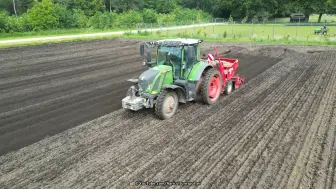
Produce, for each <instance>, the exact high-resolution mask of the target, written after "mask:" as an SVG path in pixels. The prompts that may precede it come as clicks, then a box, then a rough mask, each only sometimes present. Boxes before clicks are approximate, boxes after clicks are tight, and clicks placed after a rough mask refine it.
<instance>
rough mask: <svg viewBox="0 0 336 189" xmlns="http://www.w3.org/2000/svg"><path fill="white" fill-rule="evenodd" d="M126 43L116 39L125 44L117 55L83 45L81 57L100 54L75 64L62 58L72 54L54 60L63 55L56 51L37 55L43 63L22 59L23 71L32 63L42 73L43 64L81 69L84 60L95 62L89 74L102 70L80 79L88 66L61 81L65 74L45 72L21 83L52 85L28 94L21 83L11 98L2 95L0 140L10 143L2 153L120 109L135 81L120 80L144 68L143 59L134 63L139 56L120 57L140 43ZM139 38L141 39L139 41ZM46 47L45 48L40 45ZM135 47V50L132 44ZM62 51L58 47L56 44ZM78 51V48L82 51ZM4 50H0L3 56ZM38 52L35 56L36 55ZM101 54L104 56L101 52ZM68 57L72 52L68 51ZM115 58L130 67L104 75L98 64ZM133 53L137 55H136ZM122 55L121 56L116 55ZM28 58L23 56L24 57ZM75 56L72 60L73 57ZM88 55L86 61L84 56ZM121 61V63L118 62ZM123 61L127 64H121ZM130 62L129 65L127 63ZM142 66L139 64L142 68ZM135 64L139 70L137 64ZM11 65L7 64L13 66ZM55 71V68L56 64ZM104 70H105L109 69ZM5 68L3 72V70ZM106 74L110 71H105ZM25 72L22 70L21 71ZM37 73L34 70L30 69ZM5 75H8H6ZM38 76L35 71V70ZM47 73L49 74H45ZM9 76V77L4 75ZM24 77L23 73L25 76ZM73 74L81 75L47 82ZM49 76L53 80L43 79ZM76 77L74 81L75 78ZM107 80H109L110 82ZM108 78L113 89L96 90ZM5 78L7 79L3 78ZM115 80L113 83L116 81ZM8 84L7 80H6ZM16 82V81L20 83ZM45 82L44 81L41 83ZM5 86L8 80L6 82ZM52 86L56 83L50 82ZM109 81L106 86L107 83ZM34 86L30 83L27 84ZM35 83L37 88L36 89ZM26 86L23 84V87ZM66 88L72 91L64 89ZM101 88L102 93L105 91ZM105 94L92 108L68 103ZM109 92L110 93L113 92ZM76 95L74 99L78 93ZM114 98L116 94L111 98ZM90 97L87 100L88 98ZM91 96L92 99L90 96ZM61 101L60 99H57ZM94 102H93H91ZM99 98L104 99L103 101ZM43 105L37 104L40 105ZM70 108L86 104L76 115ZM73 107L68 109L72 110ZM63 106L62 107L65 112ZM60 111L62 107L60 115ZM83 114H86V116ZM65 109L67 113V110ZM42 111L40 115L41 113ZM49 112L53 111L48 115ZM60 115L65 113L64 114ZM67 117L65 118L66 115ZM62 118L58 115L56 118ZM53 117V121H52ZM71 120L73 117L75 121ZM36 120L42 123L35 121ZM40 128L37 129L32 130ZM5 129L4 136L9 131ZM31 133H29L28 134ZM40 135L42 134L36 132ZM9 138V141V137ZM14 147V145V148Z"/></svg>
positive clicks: (117, 63)
mask: <svg viewBox="0 0 336 189" xmlns="http://www.w3.org/2000/svg"><path fill="white" fill-rule="evenodd" d="M123 43H124V44H125V45H120V44H121V43H120V44H114V45H112V47H113V46H120V47H121V48H119V50H118V49H116V50H115V51H114V54H113V53H111V52H109V53H108V54H107V55H105V54H103V52H107V51H106V50H109V49H106V50H99V48H97V47H95V48H92V52H79V51H82V50H83V49H80V48H79V49H76V52H75V53H74V55H75V57H76V56H78V53H80V54H86V55H87V56H90V54H91V53H96V54H92V55H93V56H94V57H93V58H91V59H87V58H86V57H84V58H85V59H86V60H84V58H82V59H81V58H80V57H78V58H79V59H76V60H77V61H78V60H79V62H77V63H75V64H71V63H68V65H67V63H65V64H62V61H64V60H62V59H67V57H62V59H61V60H59V61H57V60H55V59H58V57H55V56H52V57H45V58H40V57H39V58H38V60H33V61H35V63H36V61H37V62H38V61H42V63H41V62H40V63H38V64H37V65H32V66H30V67H29V66H28V65H25V64H22V67H23V68H24V71H27V70H28V71H32V70H31V69H30V68H34V69H35V68H36V71H38V72H39V73H41V69H42V71H43V69H44V70H47V69H48V71H49V70H51V71H53V68H56V69H57V68H60V67H62V68H64V69H63V70H62V69H61V70H60V71H64V70H67V69H68V70H69V69H71V68H74V69H75V68H77V67H79V66H82V65H90V66H92V67H91V69H92V70H88V69H86V71H89V72H87V73H88V74H91V75H92V73H95V72H97V73H98V74H99V75H101V76H99V75H98V77H97V76H96V79H95V80H91V81H90V80H88V78H83V79H84V80H82V81H80V80H78V79H80V77H81V75H83V76H85V75H84V73H81V71H85V70H75V72H73V73H74V74H73V75H71V76H70V77H69V78H62V79H61V80H58V79H56V77H59V78H61V77H62V76H65V75H62V74H61V75H58V76H57V75H55V77H53V78H48V77H47V78H46V77H40V78H38V80H39V81H42V83H38V82H36V81H37V80H30V81H27V80H25V81H24V83H20V85H25V84H27V85H28V86H27V85H25V86H23V87H24V88H26V89H29V88H30V89H32V87H34V86H36V87H37V86H38V88H37V89H41V88H40V87H41V86H42V85H43V84H46V85H45V86H46V87H48V88H45V89H43V90H41V91H32V92H31V93H30V94H29V93H25V94H24V95H21V96H20V95H19V93H17V92H18V90H17V89H20V88H16V92H15V96H13V95H11V96H8V97H9V98H6V99H2V100H0V104H1V107H2V108H1V111H2V113H1V114H0V116H1V120H0V126H1V128H0V132H1V134H2V135H1V136H0V140H1V141H2V142H3V143H2V146H6V147H5V148H6V149H7V150H5V151H1V150H0V154H4V153H6V152H9V151H11V150H15V149H18V148H20V147H23V146H25V145H27V144H31V143H33V142H36V141H38V140H40V139H42V138H43V137H45V136H48V135H52V134H55V133H58V132H60V131H63V130H65V129H67V128H69V127H73V126H75V125H78V124H81V123H83V122H85V121H89V120H90V119H94V118H96V117H99V116H102V115H104V114H106V113H110V112H111V111H113V110H117V109H119V108H120V106H121V105H120V100H121V99H122V98H123V97H124V94H125V92H126V90H127V88H128V86H129V85H130V83H127V82H126V81H123V82H122V83H120V79H125V78H126V77H127V76H136V75H138V74H139V73H140V72H141V71H143V69H144V68H143V66H141V65H140V64H139V65H138V64H137V63H135V60H137V58H132V57H125V56H121V57H118V56H119V55H117V54H118V52H119V54H120V53H121V54H124V53H128V52H134V49H135V48H131V46H130V45H128V44H126V43H127V42H126V43H125V42H123ZM136 43H137V42H136ZM100 46H102V47H110V46H111V45H110V44H107V43H102V45H100ZM40 48H41V47H40ZM129 48H131V49H129ZM54 50H55V51H56V52H57V49H54ZM77 51H78V53H77ZM1 52H3V51H0V55H1ZM44 53H45V51H37V53H36V54H35V55H37V54H39V55H41V54H42V55H43V54H44ZM24 55H25V53H20V54H18V55H16V56H17V57H19V56H24ZM35 55H34V56H35ZM54 55H58V54H57V53H55V52H54ZM70 55H71V56H73V54H70ZM99 55H102V56H99ZM68 57H69V56H68ZM110 57H114V59H111V61H112V62H113V61H115V62H113V63H112V64H114V66H117V65H119V69H125V68H130V69H128V70H127V71H123V73H118V74H119V78H116V76H118V75H102V74H101V73H99V69H101V68H102V67H99V63H100V62H101V61H104V60H108V59H109V58H110ZM133 57H134V56H133ZM116 58H117V59H116ZM52 59H54V60H52ZM18 60H21V58H18ZM22 60H23V59H22ZM43 60H47V61H43ZM70 60H71V59H70ZM83 60H84V61H83ZM92 60H95V61H98V64H94V62H92ZM125 60H127V61H128V62H127V63H126V64H125V63H124V62H123V63H124V64H122V61H125ZM26 61H28V62H29V61H32V60H26ZM50 61H54V63H53V64H51V65H48V68H45V65H47V63H50ZM118 61H120V62H118ZM58 63H61V66H59V65H58ZM121 65H123V66H121ZM18 66H20V65H18V64H14V66H13V67H17V68H15V69H16V70H20V69H21V68H20V67H18ZM64 66H68V67H64ZM125 66H126V67H125ZM1 67H2V68H5V67H6V65H3V64H1ZM138 67H139V68H138ZM112 68H114V67H113V66H112V65H111V66H110V67H105V69H104V70H103V71H104V72H106V70H111V69H112ZM134 68H135V69H134ZM8 70H9V69H7V71H8ZM54 71H55V69H54ZM117 71H118V70H116V69H114V70H113V69H112V72H110V73H117ZM104 72H102V73H103V74H104ZM3 73H4V72H3ZM106 73H107V72H106ZM19 74H20V73H19ZM30 74H32V73H30ZM1 75H2V76H3V74H1ZM33 75H34V74H33ZM45 76H48V75H45ZM4 77H5V76H4ZM21 77H22V76H21ZM73 78H74V79H75V80H77V81H76V82H75V83H73V84H72V85H71V83H67V84H61V85H60V86H61V87H56V86H55V87H50V85H49V86H48V84H49V83H50V82H51V83H56V82H58V81H62V80H64V81H67V82H68V81H71V80H73ZM46 79H49V80H50V82H49V81H43V80H46ZM75 80H73V81H75ZM106 80H107V81H106ZM108 80H109V81H110V83H112V85H109V88H106V89H105V90H100V91H101V92H103V93H106V95H100V94H98V93H97V91H94V90H92V89H94V88H96V86H97V85H98V86H99V85H101V84H102V83H107V82H108ZM1 81H4V80H1ZM111 81H112V82H111ZM2 83H3V82H2ZM113 83H116V84H118V83H120V84H121V85H119V86H120V87H121V86H123V87H121V88H120V87H119V86H118V85H116V84H113ZM15 84H16V83H14V85H15ZM41 84H42V85H41ZM2 86H3V85H2ZM7 86H8V87H14V86H13V83H11V84H10V85H7ZM51 86H52V85H51ZM105 86H106V85H105ZM28 87H29V88H28ZM36 87H35V88H36ZM115 87H118V89H119V88H120V92H119V93H118V91H116V92H113V91H114V89H115ZM90 88H91V91H90V93H87V94H89V96H88V95H85V96H84V95H83V94H85V93H78V92H77V91H79V92H83V91H88V89H90ZM21 89H23V88H21ZM65 89H67V90H65ZM14 90H15V88H14V89H12V91H13V92H14ZM4 91H5V92H6V93H2V94H1V96H2V98H3V97H5V96H3V95H6V94H9V93H8V92H10V91H9V90H8V89H7V90H4ZM76 93H77V94H81V95H80V96H77V97H79V98H77V97H76V96H74V95H73V94H76ZM103 93H101V94H103ZM69 95H70V96H71V95H72V96H73V97H71V98H72V99H70V98H69V99H67V98H64V97H66V96H69ZM99 95H100V97H101V98H96V102H93V101H91V102H93V104H94V105H92V106H91V108H94V109H91V111H90V110H89V109H88V107H78V106H68V105H67V104H66V103H67V102H68V103H70V104H72V103H75V104H76V103H78V102H80V99H83V98H84V97H88V98H92V97H95V96H99ZM108 95H110V96H108ZM60 97H61V98H63V100H66V101H63V100H60V99H59V98H60ZM74 97H75V98H74ZM111 97H112V98H111ZM113 98H114V100H109V99H113ZM83 100H85V99H83ZM88 100H89V99H88ZM117 100H119V101H118V102H119V103H118V104H117V103H116V102H117ZM53 102H56V103H53ZM87 102H89V101H87ZM99 102H100V103H99ZM37 103H38V104H39V105H36V104H37ZM80 104H83V105H86V106H90V105H89V104H88V103H85V102H84V101H83V102H81V103H80ZM71 107H78V109H83V111H81V113H80V112H78V111H77V115H75V114H74V112H76V111H73V110H71V109H69V108H71ZM67 108H68V109H67ZM62 110H63V112H62ZM55 112H58V113H59V114H58V116H57V114H56V113H55ZM82 113H84V114H83V115H82ZM62 114H63V115H62ZM36 115H38V116H36ZM48 115H49V116H48ZM60 115H61V116H60ZM70 115H73V117H71V116H70ZM53 117H56V119H53ZM63 118H64V119H63ZM57 119H58V120H57ZM47 120H49V122H48V121H47ZM71 120H72V121H71ZM36 121H37V122H36ZM33 128H35V129H33ZM27 132H28V133H29V134H28V135H30V136H24V137H21V136H20V134H19V133H22V134H23V133H27ZM4 134H5V135H4ZM13 135H15V136H18V137H16V138H9V136H13ZM25 135H26V134H25ZM34 136H36V138H34ZM37 136H38V137H37ZM23 138H25V139H27V140H26V141H24V140H22V139H23ZM7 139H9V140H7ZM18 141H22V143H21V144H19V143H17V142H18ZM10 143H12V144H15V145H10ZM11 146H12V147H11ZM14 147H15V148H14Z"/></svg>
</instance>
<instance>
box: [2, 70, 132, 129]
mask: <svg viewBox="0 0 336 189" xmlns="http://www.w3.org/2000/svg"><path fill="white" fill-rule="evenodd" d="M138 73H139V71H135V72H134V73H131V74H124V75H123V76H122V77H121V78H118V80H116V79H117V78H114V79H113V82H111V80H106V81H101V82H99V85H97V84H92V85H88V86H83V87H80V88H75V89H72V90H71V91H70V92H65V94H63V93H60V94H59V95H56V94H55V95H54V98H53V97H52V96H51V97H49V98H48V97H46V98H41V99H39V100H34V99H33V100H31V101H28V102H26V104H28V106H23V105H24V104H21V105H22V106H18V104H16V105H15V106H18V107H20V108H18V109H15V106H14V105H13V106H12V108H11V109H13V110H11V109H10V111H8V112H4V113H1V114H0V118H1V121H2V123H3V125H5V124H9V123H11V122H12V121H10V120H14V121H15V118H17V119H19V120H24V119H26V118H29V117H32V116H34V114H35V113H37V114H41V113H44V112H45V111H46V109H41V107H54V106H55V105H56V106H58V105H66V104H68V103H71V101H73V100H75V101H76V100H77V99H78V98H81V96H86V97H88V95H95V94H91V93H95V92H100V91H102V92H108V91H113V90H114V88H115V87H122V88H127V87H129V86H130V85H131V83H128V82H126V79H128V78H129V77H133V76H136V75H137V74H138ZM76 89H77V90H76ZM78 89H79V90H78ZM120 92H121V93H123V94H125V93H126V89H125V91H120ZM39 101H40V102H39ZM29 102H31V105H30V104H29ZM118 104H120V103H118ZM120 106H121V104H120ZM3 111H4V110H3ZM33 111H34V112H35V113H32V112H33ZM17 116H18V117H17ZM16 121H17V120H16Z"/></svg>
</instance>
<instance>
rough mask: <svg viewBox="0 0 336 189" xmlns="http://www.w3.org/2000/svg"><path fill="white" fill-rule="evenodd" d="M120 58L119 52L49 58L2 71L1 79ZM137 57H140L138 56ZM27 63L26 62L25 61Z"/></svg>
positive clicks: (130, 52)
mask: <svg viewBox="0 0 336 189" xmlns="http://www.w3.org/2000/svg"><path fill="white" fill-rule="evenodd" d="M127 52H128V53H129V54H135V51H134V50H132V51H130V50H129V51H127ZM118 57H124V56H121V55H119V54H117V52H107V53H103V52H99V53H98V54H86V55H83V56H81V57H79V56H78V55H77V56H76V57H74V58H66V59H60V60H55V58H54V57H48V58H49V59H50V60H45V59H43V60H41V61H42V63H40V64H35V65H32V66H21V67H18V68H10V69H7V70H6V69H2V70H1V72H2V73H1V76H0V79H16V78H17V77H18V76H25V77H29V76H31V75H34V74H41V73H44V72H48V71H51V70H59V69H64V68H72V67H76V66H81V65H87V64H92V63H96V62H101V61H108V60H110V61H111V63H113V62H114V61H113V60H114V59H117V58H118ZM136 57H140V56H138V55H136ZM25 61H26V60H25ZM35 61H36V60H35Z"/></svg>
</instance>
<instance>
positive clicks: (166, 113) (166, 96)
mask: <svg viewBox="0 0 336 189" xmlns="http://www.w3.org/2000/svg"><path fill="white" fill-rule="evenodd" d="M178 104H179V100H178V96H177V94H176V92H175V91H171V90H169V91H168V90H162V91H161V92H160V94H159V96H158V97H157V100H156V104H155V113H156V115H157V116H158V117H159V118H160V119H163V120H164V119H169V118H171V117H173V115H174V114H175V112H176V110H177V107H178Z"/></svg>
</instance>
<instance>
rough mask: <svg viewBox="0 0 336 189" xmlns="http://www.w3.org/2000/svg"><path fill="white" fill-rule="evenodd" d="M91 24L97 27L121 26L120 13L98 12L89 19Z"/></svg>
mask: <svg viewBox="0 0 336 189" xmlns="http://www.w3.org/2000/svg"><path fill="white" fill-rule="evenodd" d="M89 26H90V27H93V28H95V29H110V28H115V27H120V23H119V15H118V14H117V13H115V12H111V13H110V12H105V13H101V12H97V13H96V14H95V15H94V16H92V17H91V18H90V19H89Z"/></svg>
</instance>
